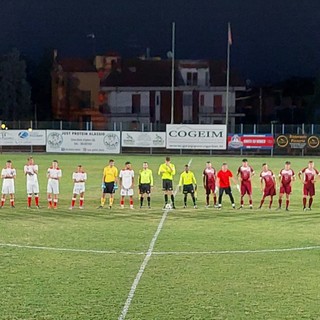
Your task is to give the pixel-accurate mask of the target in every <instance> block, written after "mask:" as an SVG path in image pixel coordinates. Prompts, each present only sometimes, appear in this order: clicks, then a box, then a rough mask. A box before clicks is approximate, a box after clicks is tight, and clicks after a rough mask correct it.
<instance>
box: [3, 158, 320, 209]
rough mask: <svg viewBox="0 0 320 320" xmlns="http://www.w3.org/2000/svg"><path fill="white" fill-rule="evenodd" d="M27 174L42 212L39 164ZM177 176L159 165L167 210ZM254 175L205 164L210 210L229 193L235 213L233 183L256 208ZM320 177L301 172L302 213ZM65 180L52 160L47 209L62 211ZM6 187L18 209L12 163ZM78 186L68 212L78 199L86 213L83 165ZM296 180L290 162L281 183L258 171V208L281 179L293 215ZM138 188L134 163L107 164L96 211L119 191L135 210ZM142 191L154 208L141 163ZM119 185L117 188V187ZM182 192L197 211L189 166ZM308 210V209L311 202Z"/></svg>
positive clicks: (149, 177) (310, 169) (245, 166)
mask: <svg viewBox="0 0 320 320" xmlns="http://www.w3.org/2000/svg"><path fill="white" fill-rule="evenodd" d="M24 174H25V175H26V177H27V207H28V208H31V202H32V197H34V200H35V205H36V207H37V208H39V183H38V165H36V164H35V163H34V159H33V157H29V158H28V162H27V164H26V165H25V166H24ZM175 174H176V168H175V165H174V164H173V163H172V162H171V160H170V157H166V159H165V162H164V163H162V164H161V165H160V166H159V169H158V175H160V176H161V179H162V188H163V192H164V208H167V209H171V208H172V209H175V208H176V207H175V194H174V192H173V177H174V176H175ZM254 174H255V172H254V170H253V168H252V166H250V165H249V163H248V160H247V159H243V160H242V165H241V166H240V167H239V168H238V171H237V178H238V180H236V178H235V177H234V174H233V173H232V172H231V171H230V170H229V169H228V164H227V163H223V164H222V166H221V169H220V170H219V171H218V172H217V171H216V169H215V168H213V166H212V164H211V162H210V161H208V162H207V163H206V165H205V169H204V170H203V181H202V182H203V187H204V189H205V194H206V207H209V205H210V198H211V196H212V198H213V206H214V207H216V208H217V209H221V208H222V204H221V203H222V196H223V194H224V193H225V194H227V195H228V196H229V198H230V202H231V205H232V208H233V209H235V208H236V205H235V201H234V197H233V194H232V189H231V181H232V182H233V183H234V184H235V185H236V187H237V189H238V191H239V192H240V207H239V209H242V208H243V207H244V197H245V196H246V195H247V196H248V198H249V208H250V209H252V208H253V204H252V184H251V178H252V177H253V176H254ZM319 175H320V173H319V171H318V170H317V169H315V168H314V162H313V161H309V162H308V165H307V167H305V168H303V169H302V170H301V171H299V174H298V177H299V179H300V180H301V181H302V182H303V210H311V207H312V202H313V196H314V195H315V185H314V183H315V181H316V177H317V176H319ZM61 177H62V170H61V169H60V168H59V166H58V161H57V160H53V161H52V165H51V167H50V168H48V170H47V178H48V182H47V201H48V208H53V209H57V207H58V195H59V180H60V178H61ZM1 178H2V180H3V182H2V196H1V205H0V208H2V207H3V206H4V204H5V201H6V196H7V195H9V198H10V206H11V207H14V206H15V203H14V194H15V186H14V180H15V178H16V169H14V168H13V166H12V162H11V160H8V161H7V162H6V167H5V168H3V169H2V171H1ZM72 179H73V182H74V186H73V196H72V200H71V205H70V208H69V209H71V210H72V209H73V208H74V206H75V203H76V198H77V196H79V208H80V209H83V208H84V194H85V183H86V180H87V173H86V172H85V171H84V169H83V167H82V166H81V165H78V166H77V169H76V171H75V172H73V174H72ZM295 179H296V176H295V173H294V171H293V170H292V169H291V163H290V161H286V162H285V164H284V168H283V169H281V170H280V173H279V175H278V179H277V178H276V176H275V174H274V173H273V172H272V170H270V169H269V167H268V164H266V163H264V164H263V165H262V171H261V172H260V186H261V191H262V194H263V195H262V198H261V200H260V205H259V209H261V207H262V205H263V204H264V201H265V199H266V197H270V200H269V206H268V207H269V209H271V206H272V203H273V197H274V196H275V195H276V189H277V180H279V183H280V188H279V199H278V204H279V205H278V207H277V209H281V207H282V199H283V197H284V196H285V199H286V202H285V209H286V210H289V204H290V194H291V190H292V182H293V181H294V180H295ZM134 185H135V174H134V170H133V169H132V167H131V163H130V162H126V163H125V166H124V168H123V169H121V170H120V171H118V169H117V167H116V166H115V161H114V160H112V159H111V160H109V164H108V165H107V166H106V167H105V168H104V169H103V176H102V185H101V188H102V195H101V199H100V205H99V207H98V209H102V208H104V206H105V202H106V195H109V206H108V207H109V208H110V209H111V208H112V206H113V203H114V194H115V191H116V190H117V189H118V188H119V189H120V207H121V208H124V205H125V198H126V197H129V206H130V208H131V209H133V194H134ZM137 185H138V188H139V195H140V198H139V201H140V208H142V207H143V205H144V198H145V196H146V198H147V206H148V208H151V191H152V187H153V172H152V170H151V169H149V166H148V163H147V162H143V165H142V169H141V170H139V175H138V183H137ZM118 186H119V187H118ZM179 189H180V190H181V189H182V193H183V195H184V198H183V203H184V208H186V207H187V196H188V194H190V196H191V199H192V203H193V207H194V208H197V203H196V200H197V199H196V198H197V197H196V193H197V181H196V178H195V176H194V173H193V172H192V171H191V170H190V167H189V165H185V166H184V171H183V172H182V173H181V175H180V179H179ZM308 197H309V200H308V205H307V198H308Z"/></svg>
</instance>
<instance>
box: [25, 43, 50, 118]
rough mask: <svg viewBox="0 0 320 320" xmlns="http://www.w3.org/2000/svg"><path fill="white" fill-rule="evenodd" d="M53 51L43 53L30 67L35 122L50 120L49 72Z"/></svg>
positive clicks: (48, 50) (48, 49) (47, 50)
mask: <svg viewBox="0 0 320 320" xmlns="http://www.w3.org/2000/svg"><path fill="white" fill-rule="evenodd" d="M52 52H53V49H51V48H47V49H45V50H44V51H43V54H42V56H41V57H40V59H39V61H38V62H36V63H34V64H33V65H32V68H30V69H31V70H30V73H29V81H30V83H31V86H32V92H31V99H32V103H33V104H35V105H36V108H37V109H36V110H37V120H42V121H43V120H50V119H51V70H52V65H53V54H52Z"/></svg>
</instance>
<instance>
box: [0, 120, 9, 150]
mask: <svg viewBox="0 0 320 320" xmlns="http://www.w3.org/2000/svg"><path fill="white" fill-rule="evenodd" d="M0 128H1V131H2V130H8V127H7V126H6V124H5V123H1V126H0ZM1 139H3V133H1ZM0 145H1V154H2V145H3V143H2V142H1V144H0Z"/></svg>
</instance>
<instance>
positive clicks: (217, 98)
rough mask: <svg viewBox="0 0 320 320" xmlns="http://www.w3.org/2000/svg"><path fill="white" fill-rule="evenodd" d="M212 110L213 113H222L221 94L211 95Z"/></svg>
mask: <svg viewBox="0 0 320 320" xmlns="http://www.w3.org/2000/svg"><path fill="white" fill-rule="evenodd" d="M213 110H214V113H219V114H221V113H222V95H221V94H219V95H217V94H215V95H214V96H213Z"/></svg>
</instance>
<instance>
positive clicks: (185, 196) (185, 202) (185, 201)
mask: <svg viewBox="0 0 320 320" xmlns="http://www.w3.org/2000/svg"><path fill="white" fill-rule="evenodd" d="M183 203H184V205H185V206H187V195H186V194H185V195H184V197H183Z"/></svg>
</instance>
